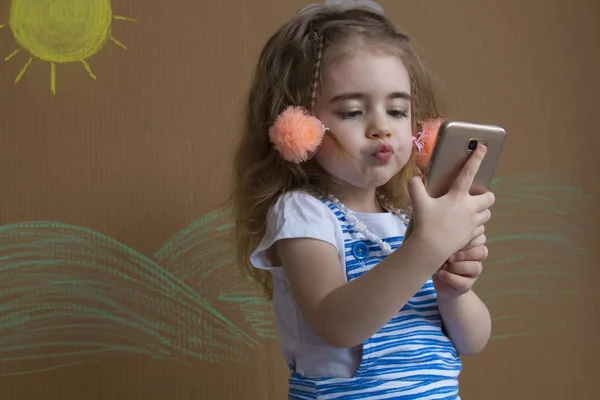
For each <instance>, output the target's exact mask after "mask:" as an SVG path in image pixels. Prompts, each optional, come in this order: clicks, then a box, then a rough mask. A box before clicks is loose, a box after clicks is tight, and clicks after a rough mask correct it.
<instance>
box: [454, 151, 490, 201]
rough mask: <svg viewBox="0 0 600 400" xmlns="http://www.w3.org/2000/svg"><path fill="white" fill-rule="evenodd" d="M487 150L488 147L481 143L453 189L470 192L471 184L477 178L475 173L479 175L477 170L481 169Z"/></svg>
mask: <svg viewBox="0 0 600 400" xmlns="http://www.w3.org/2000/svg"><path fill="white" fill-rule="evenodd" d="M486 151H487V148H486V147H485V146H484V145H482V144H481V143H480V144H479V145H478V146H477V150H475V151H474V152H472V153H471V156H470V157H469V159H468V160H467V162H466V163H465V165H464V166H463V168H462V170H461V172H460V174H459V175H458V178H456V181H455V182H454V185H453V189H455V190H458V191H460V192H465V193H469V189H471V184H473V179H475V175H477V171H479V166H480V165H481V162H482V161H483V157H484V156H485V153H486Z"/></svg>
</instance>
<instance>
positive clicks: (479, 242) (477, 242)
mask: <svg viewBox="0 0 600 400" xmlns="http://www.w3.org/2000/svg"><path fill="white" fill-rule="evenodd" d="M486 241H487V237H486V236H485V235H479V236H477V237H475V238H473V239H471V241H470V242H469V243H467V245H466V246H465V247H463V248H462V249H461V250H466V249H470V248H472V247H477V246H481V245H484V244H485V242H486Z"/></svg>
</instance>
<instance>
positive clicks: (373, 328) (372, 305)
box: [275, 236, 443, 348]
mask: <svg viewBox="0 0 600 400" xmlns="http://www.w3.org/2000/svg"><path fill="white" fill-rule="evenodd" d="M275 249H276V253H277V258H278V259H279V262H280V263H281V265H283V266H284V268H285V271H286V275H287V277H288V279H289V281H290V284H291V287H292V290H293V293H294V297H295V299H296V301H297V303H298V306H299V308H300V310H301V311H302V314H303V316H304V318H305V319H306V321H307V323H308V324H309V326H310V327H311V329H312V330H313V331H314V332H315V333H316V334H317V335H319V336H320V337H321V338H322V339H323V341H325V342H326V343H327V344H329V345H330V346H333V347H340V348H343V347H352V346H356V345H358V344H360V343H362V342H364V341H365V340H366V339H368V338H369V337H370V336H372V335H373V334H374V333H375V332H377V331H378V330H379V329H380V328H381V327H382V326H383V325H385V324H386V323H387V322H388V321H389V320H390V319H391V318H392V317H393V316H394V315H396V313H397V312H398V310H399V309H400V308H401V307H402V306H403V305H404V304H406V303H407V302H408V300H410V298H411V297H412V296H413V295H414V294H415V293H416V292H417V291H418V290H419V289H420V288H421V287H422V286H423V284H424V283H425V282H426V281H427V279H429V277H430V276H431V274H432V273H433V272H434V271H435V270H437V269H438V268H439V266H440V265H441V264H442V263H443V258H442V257H440V256H437V255H435V253H434V252H431V251H426V246H425V245H424V243H422V242H421V241H419V239H418V237H417V236H411V237H410V238H409V239H407V240H406V242H405V243H404V244H403V245H402V246H400V248H398V249H397V250H396V251H395V252H394V253H392V254H391V255H390V256H388V257H387V258H386V259H385V260H384V261H382V262H381V263H380V264H378V265H377V267H375V268H373V269H372V270H370V271H369V272H366V273H365V274H363V275H362V276H360V277H359V278H357V279H354V280H352V281H351V282H349V283H346V281H345V279H344V275H343V273H342V268H341V265H340V262H339V259H338V254H337V251H336V250H335V248H334V247H333V246H331V245H330V244H328V243H325V242H322V241H319V240H314V239H285V240H280V241H278V242H277V243H276V244H275Z"/></svg>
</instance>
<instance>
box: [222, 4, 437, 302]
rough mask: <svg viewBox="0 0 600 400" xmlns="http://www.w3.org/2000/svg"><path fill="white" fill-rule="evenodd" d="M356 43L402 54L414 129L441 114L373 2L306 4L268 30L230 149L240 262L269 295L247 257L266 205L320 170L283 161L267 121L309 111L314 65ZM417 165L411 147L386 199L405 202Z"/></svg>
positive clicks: (402, 41) (400, 38) (424, 76)
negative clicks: (290, 110) (296, 109)
mask: <svg viewBox="0 0 600 400" xmlns="http://www.w3.org/2000/svg"><path fill="white" fill-rule="evenodd" d="M365 46H368V47H365ZM360 48H363V49H368V51H372V50H373V49H377V50H378V51H383V52H386V53H388V54H393V55H396V56H398V57H399V58H400V59H401V60H402V61H403V63H404V65H405V66H406V68H407V70H408V72H409V75H410V78H411V92H412V93H411V96H412V107H411V109H412V113H411V114H412V115H411V116H412V123H413V129H414V132H415V133H416V132H417V131H418V130H419V129H420V121H422V120H424V119H428V118H434V117H438V116H441V111H440V109H439V105H438V102H437V99H436V96H435V94H434V89H433V86H434V85H433V80H432V78H431V75H430V73H429V71H428V70H427V69H426V68H425V66H424V65H423V63H422V62H421V60H420V58H419V56H418V55H417V53H416V51H415V49H414V48H413V47H412V46H411V44H410V41H409V38H408V36H407V35H406V34H404V33H403V32H402V31H401V30H400V28H399V27H398V26H396V25H395V24H393V23H392V22H391V21H389V20H388V19H387V18H386V17H384V16H383V15H382V14H380V13H378V12H376V11H375V10H373V9H372V8H366V7H362V8H361V7H354V8H350V9H336V8H335V7H328V6H326V5H321V4H313V5H310V6H307V7H305V8H304V9H303V10H302V12H300V13H299V14H298V15H297V16H296V17H294V18H293V19H292V20H291V21H290V22H288V23H287V24H285V25H284V26H283V27H281V28H280V29H279V30H278V31H277V32H275V34H274V35H273V36H271V38H270V39H269V40H268V41H267V43H266V45H265V46H264V48H263V50H262V52H261V54H260V58H259V60H258V65H257V66H256V70H255V72H254V78H253V81H252V85H251V88H250V91H249V94H248V100H247V104H246V109H245V115H244V127H243V132H242V137H241V140H240V142H239V144H238V148H237V152H236V154H235V161H234V192H233V212H234V216H235V219H236V245H237V254H238V263H239V267H240V269H241V271H242V273H249V274H250V275H251V276H252V277H253V278H254V279H255V280H256V281H258V282H259V283H260V284H261V285H262V286H263V288H264V291H265V294H266V296H267V298H268V299H271V297H272V281H271V275H270V273H269V272H268V271H264V270H260V269H256V268H254V267H253V266H252V265H251V264H250V262H249V258H250V255H251V253H252V252H253V251H254V249H255V248H256V247H257V246H258V244H259V242H260V240H261V239H262V237H263V235H264V233H265V227H266V218H267V213H268V211H269V209H270V207H271V206H272V205H273V204H274V203H275V202H276V201H277V199H278V198H279V196H281V195H282V194H284V193H286V192H289V191H292V190H298V189H306V188H308V187H309V186H311V185H314V184H318V183H319V182H321V180H322V179H323V176H324V174H325V172H323V171H322V170H321V169H320V168H319V166H318V165H317V164H316V162H314V161H312V160H311V161H308V162H306V163H303V164H300V165H297V164H292V163H289V162H287V161H285V160H284V159H283V158H282V157H281V156H280V155H279V154H278V153H277V152H276V151H275V150H274V149H273V147H272V145H271V143H270V141H269V136H268V129H269V127H270V126H271V124H272V123H273V122H274V121H275V118H276V117H277V116H278V115H279V113H281V112H282V111H283V110H284V109H285V108H286V107H287V106H289V105H295V106H304V107H306V108H307V109H309V110H311V111H312V109H313V107H314V104H315V101H316V99H317V96H318V92H319V88H320V84H321V71H322V70H323V69H324V68H329V67H331V66H332V65H334V64H336V63H338V62H340V61H342V60H343V58H344V57H346V56H348V55H349V54H353V53H355V52H356V51H357V49H360ZM419 173H420V171H419V170H418V168H417V166H416V163H415V152H413V154H412V155H411V157H410V159H409V161H408V163H407V165H406V166H405V167H404V168H403V169H402V170H401V171H400V172H399V173H398V174H397V175H396V176H395V177H394V178H392V179H391V180H390V181H389V182H388V183H387V184H386V185H384V186H383V187H382V188H380V190H381V191H383V192H384V193H385V194H386V195H387V197H388V199H389V201H390V203H391V205H393V206H395V207H398V208H404V209H408V208H409V207H410V199H409V197H408V194H407V189H406V186H407V182H408V180H409V179H410V178H412V177H413V176H415V175H417V174H419Z"/></svg>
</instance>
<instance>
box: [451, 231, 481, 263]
mask: <svg viewBox="0 0 600 400" xmlns="http://www.w3.org/2000/svg"><path fill="white" fill-rule="evenodd" d="M482 236H483V235H482ZM488 254H489V251H488V248H487V246H485V245H480V246H476V247H472V248H470V249H465V250H459V251H457V252H456V253H454V254H452V255H451V256H450V257H449V258H448V262H449V263H456V262H461V261H476V262H483V261H485V260H486V259H487V257H488Z"/></svg>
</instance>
